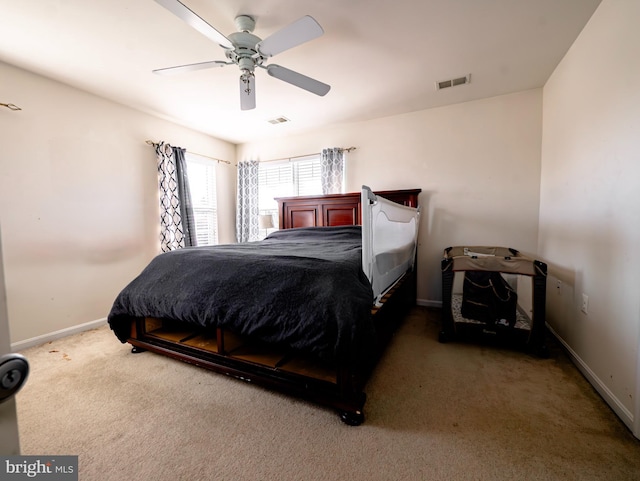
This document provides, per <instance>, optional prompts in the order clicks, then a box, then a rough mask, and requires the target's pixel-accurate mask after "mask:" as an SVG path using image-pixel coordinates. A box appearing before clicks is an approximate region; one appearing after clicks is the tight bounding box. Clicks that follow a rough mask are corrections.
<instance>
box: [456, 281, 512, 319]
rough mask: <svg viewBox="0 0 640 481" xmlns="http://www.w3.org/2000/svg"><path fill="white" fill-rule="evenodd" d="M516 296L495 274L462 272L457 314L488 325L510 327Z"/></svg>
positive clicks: (507, 284) (505, 282) (506, 283)
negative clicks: (459, 303)
mask: <svg viewBox="0 0 640 481" xmlns="http://www.w3.org/2000/svg"><path fill="white" fill-rule="evenodd" d="M517 305H518V294H517V293H516V292H515V291H514V290H513V289H512V288H511V286H510V285H509V283H508V282H507V281H506V280H505V278H504V277H502V275H501V274H500V273H499V272H488V271H466V272H465V274H464V283H463V285H462V309H461V314H462V316H463V317H466V318H467V319H474V320H476V321H480V322H485V323H487V324H491V325H496V324H497V325H502V326H509V327H513V326H514V325H515V323H516V308H517Z"/></svg>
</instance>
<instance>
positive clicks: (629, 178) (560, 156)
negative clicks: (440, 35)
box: [538, 0, 640, 435]
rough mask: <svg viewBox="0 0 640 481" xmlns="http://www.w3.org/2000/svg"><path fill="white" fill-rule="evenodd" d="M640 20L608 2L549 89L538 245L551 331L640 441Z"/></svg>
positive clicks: (634, 6)
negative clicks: (546, 271) (545, 270)
mask: <svg viewBox="0 0 640 481" xmlns="http://www.w3.org/2000/svg"><path fill="white" fill-rule="evenodd" d="M638 19H640V2H638V1H637V0H604V1H603V2H602V4H601V5H600V7H599V8H598V10H597V11H596V13H595V14H594V16H593V17H592V18H591V20H590V22H589V23H588V24H587V26H586V27H585V29H584V30H583V31H582V33H581V35H580V36H579V37H578V39H577V40H576V42H575V43H574V45H573V46H572V48H571V49H570V51H569V52H568V54H567V55H566V57H565V58H564V59H563V60H562V62H561V63H560V65H559V66H558V67H557V69H556V70H555V72H554V73H553V75H552V76H551V78H550V79H549V81H548V82H547V84H546V85H545V87H544V102H543V105H544V108H543V111H544V116H543V142H542V176H541V194H540V197H541V199H540V238H539V242H538V250H539V252H540V253H541V254H542V255H543V256H544V257H545V258H546V259H547V260H548V261H549V263H550V278H549V284H548V287H549V290H548V297H547V313H548V321H549V323H550V324H551V326H552V327H553V329H554V330H555V332H556V333H557V334H558V335H559V336H560V337H561V338H562V339H563V341H564V342H565V343H566V344H567V346H568V347H569V349H570V350H571V351H572V353H573V355H574V356H575V358H576V361H577V363H578V365H579V366H581V368H582V369H583V372H584V373H585V374H586V375H587V377H589V378H590V380H591V381H592V383H593V384H594V385H595V386H596V387H597V388H598V390H599V391H600V393H601V394H602V395H603V397H604V398H605V399H607V400H608V401H609V403H610V404H611V405H612V407H613V408H614V409H615V410H616V412H617V413H618V414H619V415H620V417H621V418H622V419H623V421H625V422H626V423H627V425H629V426H631V424H632V422H633V421H632V420H633V418H634V410H635V420H636V428H635V431H636V435H638V434H640V423H638V419H637V418H638V415H639V412H640V410H639V409H638V406H639V405H640V404H639V403H638V400H637V396H638V395H640V388H639V387H638V385H637V383H638V381H637V379H638V371H637V369H638V367H637V366H638V342H639V335H640V332H639V327H638V326H639V318H640V296H639V295H638V289H639V285H640V284H639V282H638V281H639V279H640V277H639V273H640V250H639V247H640V182H639V179H640V135H639V133H640V62H639V60H638V59H640V30H639V29H638ZM558 280H559V281H560V282H561V284H560V287H559V288H558ZM583 293H585V294H587V295H588V297H589V302H588V311H587V312H588V313H587V314H585V313H583V312H581V309H580V308H581V305H582V294H583ZM634 404H635V407H634Z"/></svg>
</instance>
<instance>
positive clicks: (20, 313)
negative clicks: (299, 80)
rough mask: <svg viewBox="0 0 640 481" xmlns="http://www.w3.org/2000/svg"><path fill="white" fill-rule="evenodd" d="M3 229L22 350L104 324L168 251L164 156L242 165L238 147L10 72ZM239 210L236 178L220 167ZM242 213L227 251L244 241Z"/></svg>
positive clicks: (227, 235) (3, 69)
mask: <svg viewBox="0 0 640 481" xmlns="http://www.w3.org/2000/svg"><path fill="white" fill-rule="evenodd" d="M0 79H1V87H2V90H1V93H2V101H3V102H11V103H14V104H16V105H18V106H20V107H22V109H23V110H22V111H20V112H11V111H9V110H7V109H0V132H1V136H2V156H1V157H0V162H1V165H2V174H1V176H0V223H1V225H2V243H3V246H4V267H5V277H6V285H7V297H8V302H7V303H8V310H9V323H10V328H11V329H10V330H11V336H12V341H13V342H14V343H15V342H18V341H24V340H27V339H32V338H36V337H38V336H41V335H45V334H49V333H52V332H56V331H60V330H64V329H68V328H70V327H73V326H77V325H79V324H83V323H87V322H91V321H94V320H97V319H101V318H104V317H105V316H106V315H107V314H108V312H109V309H110V307H111V303H112V302H113V300H114V298H115V295H116V294H117V293H118V292H119V290H120V289H122V287H124V285H125V284H126V283H128V282H129V281H130V280H131V279H132V278H133V276H135V275H137V274H138V273H139V272H140V270H141V269H142V268H143V267H144V266H145V265H146V263H147V262H148V261H149V260H150V259H151V257H152V256H154V255H155V254H156V253H157V251H158V240H157V239H158V237H157V234H158V227H157V225H158V222H157V219H158V207H157V205H158V203H157V175H156V170H155V169H156V168H155V154H154V151H153V148H152V147H149V146H148V145H146V144H145V143H144V141H145V140H146V139H151V140H166V141H168V142H171V143H172V144H174V145H180V146H183V147H187V148H188V149H192V150H193V151H195V152H198V153H202V154H205V155H210V156H213V157H217V158H222V159H227V160H230V161H233V162H234V164H235V146H234V145H233V144H229V143H227V142H223V141H219V140H216V139H212V138H210V137H208V136H205V135H202V134H197V133H195V132H193V131H190V130H188V129H185V128H182V127H179V126H177V125H174V124H171V123H169V122H166V121H163V120H159V119H157V118H154V117H151V116H149V115H146V114H142V113H140V112H137V111H134V110H132V109H129V108H127V107H124V106H121V105H118V104H115V103H113V102H109V101H106V100H103V99H101V98H99V97H96V96H93V95H90V94H87V93H84V92H82V91H79V90H77V89H74V88H71V87H68V86H65V85H63V84H60V83H57V82H54V81H51V80H48V79H45V78H43V77H41V76H38V75H34V74H31V73H28V72H26V71H23V70H20V69H17V68H14V67H12V66H9V65H7V64H2V63H0ZM218 174H219V184H220V188H221V193H220V195H221V198H220V199H219V203H220V204H222V205H225V204H226V205H233V203H234V198H235V194H234V192H235V187H234V186H235V167H234V166H233V165H231V166H227V165H226V164H220V165H219V167H218ZM233 222H234V221H233V213H230V214H224V213H223V214H222V218H221V235H220V237H221V239H223V240H225V241H230V240H233V239H234V236H235V235H234V232H233V225H234V224H233Z"/></svg>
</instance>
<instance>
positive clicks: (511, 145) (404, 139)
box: [238, 87, 542, 304]
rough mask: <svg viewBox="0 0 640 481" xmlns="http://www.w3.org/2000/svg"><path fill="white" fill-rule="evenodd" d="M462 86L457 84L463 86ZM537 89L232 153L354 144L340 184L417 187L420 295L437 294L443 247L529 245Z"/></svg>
mask: <svg viewBox="0 0 640 481" xmlns="http://www.w3.org/2000/svg"><path fill="white" fill-rule="evenodd" d="M461 88H464V87H461ZM541 125H542V91H541V90H540V89H537V90H530V91H525V92H520V93H516V94H512V95H504V96H500V97H494V98H490V99H485V100H479V101H475V102H468V103H462V104H457V105H452V106H449V107H441V108H436V109H431V110H424V111H420V112H416V113H411V114H406V115H399V116H394V117H388V118H383V119H378V120H372V121H368V122H362V123H356V124H348V125H342V126H339V127H336V128H332V129H326V130H323V131H319V132H314V133H312V134H306V135H298V136H289V137H286V138H283V139H274V140H271V141H262V142H256V143H249V144H243V145H240V146H238V160H246V159H250V158H254V159H258V160H268V159H273V158H280V157H288V156H296V155H304V154H308V153H313V152H320V151H321V150H322V149H323V148H325V147H334V146H339V147H349V146H355V147H356V148H357V149H356V150H355V151H352V152H351V153H349V154H348V165H347V169H348V170H347V185H346V190H347V191H358V190H360V187H361V185H362V184H366V185H369V186H370V187H371V188H373V189H374V190H385V189H403V188H414V187H419V188H421V189H422V194H421V197H420V202H421V203H422V205H423V209H424V210H423V218H422V220H421V227H420V238H419V241H420V246H419V251H418V262H419V265H418V274H419V280H418V298H419V300H420V301H421V302H422V303H425V304H430V303H439V302H440V301H441V298H442V295H441V280H440V259H441V258H442V250H443V249H444V248H446V247H448V246H452V245H460V244H475V245H502V246H509V247H514V248H516V249H520V250H522V251H524V252H534V251H535V249H536V243H537V238H538V230H537V225H538V204H539V186H540V138H541Z"/></svg>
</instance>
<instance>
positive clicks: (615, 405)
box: [547, 324, 633, 432]
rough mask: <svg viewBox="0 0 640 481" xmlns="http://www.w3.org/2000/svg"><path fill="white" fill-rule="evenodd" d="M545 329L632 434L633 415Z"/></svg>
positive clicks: (572, 351) (577, 357) (567, 345)
mask: <svg viewBox="0 0 640 481" xmlns="http://www.w3.org/2000/svg"><path fill="white" fill-rule="evenodd" d="M547 329H549V332H551V333H552V334H553V335H554V336H555V338H556V339H557V340H558V341H560V343H561V344H562V345H563V346H564V348H565V349H566V351H567V354H569V357H570V358H571V360H572V361H573V363H574V364H575V365H576V367H577V368H578V370H579V371H580V372H581V373H582V375H583V376H584V377H585V378H587V381H589V383H591V385H592V386H593V387H594V389H595V390H596V391H598V394H600V396H601V397H602V399H604V401H605V402H606V403H607V404H608V405H609V407H610V408H611V409H612V410H613V412H614V413H616V415H617V416H618V417H619V418H620V419H621V420H622V422H623V423H624V424H625V425H626V426H627V427H628V428H629V430H631V432H633V414H632V413H631V411H629V410H628V409H627V408H626V407H625V406H624V405H623V404H622V403H621V402H620V400H619V399H618V398H617V397H616V396H615V395H614V394H613V393H612V392H611V390H610V389H609V388H608V387H607V386H606V385H605V384H604V383H603V382H602V381H601V380H600V378H599V377H598V376H597V375H596V374H595V373H594V372H593V371H592V370H591V368H589V366H588V365H587V364H586V363H585V362H584V361H583V360H582V358H580V356H578V354H576V352H575V351H574V350H573V349H571V347H570V346H569V344H567V342H566V341H565V340H564V339H562V337H560V336H559V335H558V333H557V332H555V331H554V330H553V328H552V327H551V326H549V325H548V324H547Z"/></svg>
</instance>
